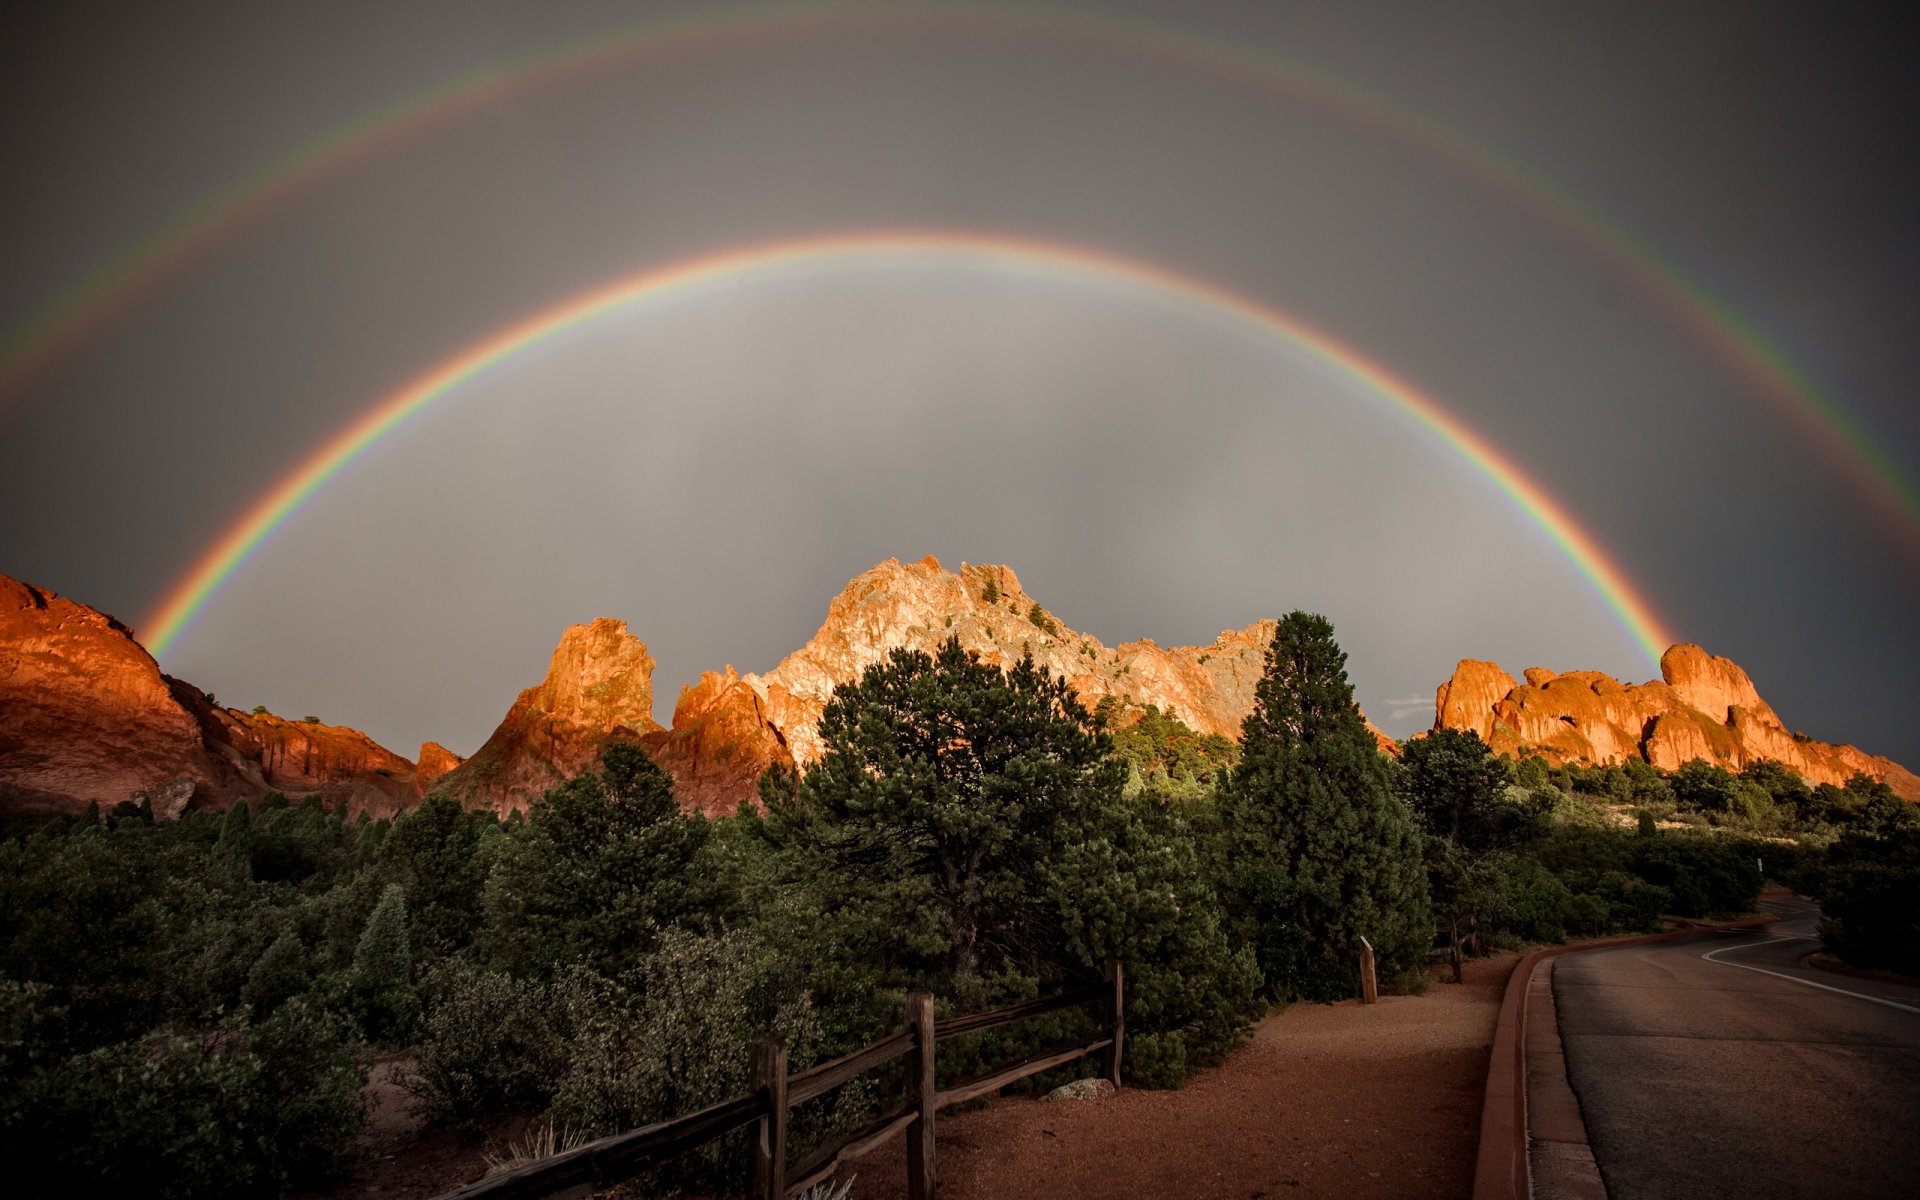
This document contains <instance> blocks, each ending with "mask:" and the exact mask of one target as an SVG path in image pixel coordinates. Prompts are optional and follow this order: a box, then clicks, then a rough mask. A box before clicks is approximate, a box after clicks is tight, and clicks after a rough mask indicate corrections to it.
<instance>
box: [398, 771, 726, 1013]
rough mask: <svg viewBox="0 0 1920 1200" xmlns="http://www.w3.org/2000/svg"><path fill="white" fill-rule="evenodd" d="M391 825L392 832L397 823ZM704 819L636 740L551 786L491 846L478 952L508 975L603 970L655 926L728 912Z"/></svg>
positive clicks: (635, 948) (626, 960)
mask: <svg viewBox="0 0 1920 1200" xmlns="http://www.w3.org/2000/svg"><path fill="white" fill-rule="evenodd" d="M396 832H397V830H396ZM711 832H712V830H711V826H710V825H709V824H708V823H707V821H706V820H704V819H703V818H701V817H698V816H687V815H684V814H682V813H681V812H680V810H679V807H678V806H677V805H676V804H675V803H674V800H673V781H672V779H671V778H670V777H669V776H668V775H667V773H666V772H664V771H662V770H660V768H658V767H656V766H654V764H653V761H652V760H651V759H649V758H648V757H647V756H646V753H645V751H643V750H641V749H640V748H639V747H638V746H632V745H626V744H615V745H613V746H609V747H608V748H607V749H606V751H605V752H604V753H603V754H602V757H601V769H600V770H599V771H598V772H597V773H595V772H589V773H586V774H582V775H578V776H576V777H574V778H573V779H571V780H569V781H568V782H566V783H564V784H561V785H560V786H558V787H555V788H551V789H549V790H548V791H547V793H546V794H545V795H544V796H542V797H541V798H540V799H539V800H537V801H535V802H534V805H533V811H532V813H531V815H530V816H529V817H528V820H527V825H526V827H525V828H524V829H523V830H521V831H519V832H518V833H516V834H514V835H513V836H511V837H509V838H508V839H506V842H505V844H504V845H502V846H501V847H500V850H499V854H498V858H497V860H496V861H495V863H494V865H493V869H492V873H491V875H490V877H489V882H488V886H487V893H486V914H487V924H488V936H487V950H488V953H489V955H490V957H491V958H492V959H493V960H494V961H495V962H496V963H498V964H499V965H501V966H504V967H506V968H507V969H509V970H511V971H513V972H514V973H516V974H538V975H543V976H544V975H550V974H551V973H552V972H553V971H554V970H555V969H556V968H557V967H559V966H562V965H564V964H567V963H575V962H578V963H584V964H586V965H588V966H590V967H592V968H593V969H594V970H595V971H597V972H599V973H600V974H602V975H605V976H609V977H614V976H618V975H620V974H621V973H622V972H623V971H626V970H628V969H630V968H631V967H632V966H634V964H635V963H636V962H637V961H638V959H639V958H640V957H641V956H642V955H644V954H646V953H647V952H648V951H649V950H650V949H651V948H652V944H653V941H654V938H655V937H656V936H657V935H658V932H659V930H661V929H662V928H667V927H672V926H675V925H688V926H691V927H695V928H709V927H711V926H712V925H713V924H714V923H716V922H718V921H720V920H722V919H724V918H725V917H726V916H727V915H728V912H727V906H726V903H725V893H724V890H723V888H722V885H721V882H720V880H719V879H718V878H717V876H716V874H715V872H714V871H713V870H711V869H709V868H708V866H707V865H706V851H707V842H708V839H709V837H710V835H711Z"/></svg>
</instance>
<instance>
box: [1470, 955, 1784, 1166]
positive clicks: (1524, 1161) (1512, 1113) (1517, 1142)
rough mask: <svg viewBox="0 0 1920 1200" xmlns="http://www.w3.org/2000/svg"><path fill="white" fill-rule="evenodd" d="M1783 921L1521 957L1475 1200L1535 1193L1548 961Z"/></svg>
mask: <svg viewBox="0 0 1920 1200" xmlns="http://www.w3.org/2000/svg"><path fill="white" fill-rule="evenodd" d="M1779 919H1780V918H1778V917H1755V918H1752V919H1750V920H1746V921H1729V922H1726V923H1724V924H1720V925H1696V926H1694V927H1693V928H1691V929H1679V930H1675V931H1673V932H1672V933H1647V934H1640V935H1638V936H1634V937H1620V938H1606V939H1603V940H1600V941H1595V942H1577V943H1575V944H1574V945H1571V946H1553V947H1549V948H1548V949H1545V950H1536V951H1534V952H1533V953H1532V954H1529V955H1527V957H1525V958H1523V959H1521V960H1520V961H1519V963H1517V964H1516V965H1515V966H1514V968H1513V974H1511V975H1509V976H1507V988H1506V991H1505V992H1504V993H1502V995H1501V998H1500V1018H1499V1020H1498V1021H1497V1022H1496V1023H1495V1024H1494V1027H1493V1055H1492V1057H1491V1059H1490V1060H1489V1061H1488V1063H1487V1091H1486V1099H1485V1100H1484V1101H1483V1102H1482V1104H1481V1108H1480V1150H1479V1153H1478V1154H1477V1155H1476V1157H1475V1162H1474V1171H1473V1200H1530V1198H1531V1197H1532V1195H1533V1173H1532V1168H1531V1167H1530V1166H1529V1163H1528V1150H1529V1148H1530V1146H1529V1143H1530V1139H1529V1137H1528V1134H1527V1055H1526V1048H1527V1010H1528V993H1529V991H1530V989H1531V985H1532V983H1533V972H1534V968H1535V967H1537V966H1539V965H1540V964H1541V963H1542V962H1545V961H1547V960H1548V959H1552V958H1558V957H1560V956H1561V955H1563V954H1577V953H1579V952H1580V951H1582V950H1609V949H1612V948H1613V947H1615V946H1638V945H1641V944H1643V943H1646V942H1672V941H1678V940H1680V939H1681V938H1690V937H1698V936H1699V935H1701V934H1703V933H1722V932H1728V931H1732V930H1740V929H1759V928H1761V927H1763V926H1766V925H1771V924H1773V923H1774V922H1775V921H1778V920H1779ZM1551 1011H1552V1010H1551V1007H1550V1006H1549V1007H1547V1011H1546V1013H1544V1014H1543V1015H1547V1016H1550V1014H1551ZM1542 1032H1544V1023H1543V1030H1542ZM1551 1040H1552V1042H1553V1043H1554V1044H1555V1045H1557V1044H1558V1040H1559V1033H1558V1028H1557V1026H1556V1028H1555V1030H1554V1034H1553V1037H1552V1039H1551ZM1537 1041H1538V1043H1539V1046H1540V1047H1542V1048H1544V1047H1545V1045H1546V1042H1547V1039H1545V1038H1540V1039H1537ZM1562 1070H1563V1071H1564V1067H1562Z"/></svg>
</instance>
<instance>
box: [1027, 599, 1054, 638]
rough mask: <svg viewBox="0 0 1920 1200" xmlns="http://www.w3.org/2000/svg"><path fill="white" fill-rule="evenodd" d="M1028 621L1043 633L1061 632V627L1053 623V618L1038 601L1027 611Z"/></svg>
mask: <svg viewBox="0 0 1920 1200" xmlns="http://www.w3.org/2000/svg"><path fill="white" fill-rule="evenodd" d="M1027 620H1028V621H1030V622H1032V623H1033V625H1034V626H1035V627H1037V628H1038V629H1039V630H1040V632H1041V633H1059V632H1060V627H1059V626H1058V625H1055V624H1054V623H1053V617H1052V616H1051V615H1049V614H1048V612H1047V610H1046V609H1044V608H1041V607H1040V602H1039V601H1038V600H1035V601H1034V602H1033V606H1032V607H1031V608H1029V609H1027Z"/></svg>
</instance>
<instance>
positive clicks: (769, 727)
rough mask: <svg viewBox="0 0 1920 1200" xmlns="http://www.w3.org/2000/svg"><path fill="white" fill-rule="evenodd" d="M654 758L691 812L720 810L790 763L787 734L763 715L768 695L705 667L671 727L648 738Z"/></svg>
mask: <svg viewBox="0 0 1920 1200" xmlns="http://www.w3.org/2000/svg"><path fill="white" fill-rule="evenodd" d="M651 748H652V752H653V758H654V761H655V762H656V763H658V764H660V766H661V767H662V768H664V769H665V770H666V771H667V772H668V773H669V774H671V775H672V776H673V794H674V796H675V797H676V798H677V799H678V800H679V801H680V805H681V807H682V808H684V809H686V810H688V811H690V812H704V813H707V814H709V815H721V814H725V813H730V812H732V811H733V810H734V809H735V808H736V807H737V806H738V805H739V803H740V801H741V800H743V799H749V798H752V797H753V796H755V795H756V794H757V791H756V787H755V785H756V784H757V783H758V782H759V780H760V776H761V774H762V773H763V772H764V771H765V770H766V769H767V767H768V766H770V765H771V764H773V763H776V762H777V763H782V764H784V765H786V766H789V767H791V766H793V765H794V762H793V754H792V752H791V751H789V750H788V749H787V743H786V739H785V738H784V737H783V736H782V735H781V732H780V730H779V729H778V728H777V727H776V726H775V725H774V724H773V722H772V721H771V720H770V719H769V718H768V715H767V698H766V696H765V694H764V693H762V692H758V691H755V690H754V687H753V685H752V684H750V683H748V682H747V681H746V680H743V679H741V678H740V677H739V676H738V675H736V674H734V670H733V667H732V666H731V665H729V666H728V667H727V669H726V671H725V672H724V673H722V672H715V671H707V672H704V673H702V674H701V676H700V682H699V683H697V684H694V685H693V686H692V687H688V688H683V689H681V692H680V700H679V702H678V703H677V704H675V705H674V708H673V730H672V732H670V733H668V734H667V735H666V736H665V737H664V738H661V739H659V740H658V741H656V742H653V743H651Z"/></svg>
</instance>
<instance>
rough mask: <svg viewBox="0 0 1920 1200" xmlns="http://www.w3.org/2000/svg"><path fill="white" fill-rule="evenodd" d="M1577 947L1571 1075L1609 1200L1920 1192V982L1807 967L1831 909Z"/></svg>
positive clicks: (1558, 987)
mask: <svg viewBox="0 0 1920 1200" xmlns="http://www.w3.org/2000/svg"><path fill="white" fill-rule="evenodd" d="M1763 907H1765V908H1768V909H1770V910H1771V911H1774V912H1776V913H1779V914H1780V915H1781V917H1782V920H1781V921H1780V923H1779V924H1776V925H1773V926H1770V927H1768V928H1766V929H1763V930H1759V931H1757V932H1754V933H1743V934H1718V935H1705V936H1702V937H1700V938H1688V939H1684V940H1681V941H1674V942H1656V943H1652V944H1648V945H1642V946H1628V947H1622V948H1621V949H1618V950H1596V951H1591V952H1588V953H1584V954H1570V955H1568V956H1566V957H1565V958H1562V959H1560V960H1559V961H1558V963H1557V965H1556V967H1555V970H1554V974H1553V988H1554V999H1555V1003H1556V1004H1557V1006H1558V1009H1559V1015H1560V1033H1561V1037H1562V1039H1563V1041H1564V1043H1565V1045H1566V1055H1567V1070H1568V1074H1569V1076H1570V1078H1571V1080H1572V1082H1573V1089H1574V1091H1575V1093H1577V1094H1578V1095H1579V1097H1580V1104H1581V1109H1582V1111H1583V1112H1584V1114H1585V1116H1586V1121H1587V1132H1588V1136H1589V1138H1590V1139H1591V1141H1592V1144H1593V1154H1594V1158H1595V1159H1596V1160H1597V1161H1598V1163H1599V1164H1600V1172H1601V1174H1602V1176H1604V1177H1605V1179H1606V1183H1607V1190H1608V1192H1609V1194H1610V1195H1611V1196H1612V1200H1646V1198H1659V1200H1685V1198H1691V1197H1714V1198H1716V1200H1717V1198H1719V1197H1739V1198H1742V1200H1762V1198H1773V1197H1781V1198H1785V1197H1820V1198H1826V1197H1848V1198H1860V1200H1866V1198H1869V1197H1898V1198H1900V1200H1912V1198H1913V1197H1920V988H1914V987H1907V986H1903V985H1900V984H1888V983H1879V982H1875V981H1870V980H1864V979H1854V978H1852V977H1849V976H1842V975H1835V974H1832V973H1830V972H1825V971H1817V970H1806V969H1803V968H1801V967H1800V966H1799V965H1798V964H1799V960H1800V959H1801V958H1802V957H1803V956H1805V955H1807V954H1808V953H1811V952H1812V951H1813V950H1815V949H1817V948H1818V946H1819V943H1818V942H1817V941H1815V940H1814V927H1815V923H1816V922H1817V920H1818V918H1819V912H1818V910H1817V909H1815V908H1814V907H1813V905H1811V904H1807V903H1805V902H1802V901H1767V902H1765V903H1764V904H1763Z"/></svg>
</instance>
